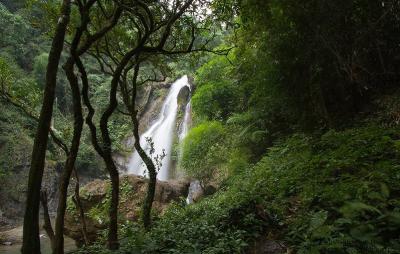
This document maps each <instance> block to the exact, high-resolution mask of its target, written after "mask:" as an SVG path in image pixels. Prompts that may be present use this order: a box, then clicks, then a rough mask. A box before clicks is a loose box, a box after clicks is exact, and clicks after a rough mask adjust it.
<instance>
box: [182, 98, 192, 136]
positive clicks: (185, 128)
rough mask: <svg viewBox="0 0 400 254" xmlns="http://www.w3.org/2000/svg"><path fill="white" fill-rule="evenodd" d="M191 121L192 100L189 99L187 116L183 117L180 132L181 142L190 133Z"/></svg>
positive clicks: (186, 110) (186, 109)
mask: <svg viewBox="0 0 400 254" xmlns="http://www.w3.org/2000/svg"><path fill="white" fill-rule="evenodd" d="M191 121H192V104H191V101H189V102H188V103H187V104H186V108H185V116H184V117H183V123H182V128H181V131H180V133H179V142H181V141H182V140H183V139H184V138H185V137H186V135H187V134H188V132H189V128H190V124H191Z"/></svg>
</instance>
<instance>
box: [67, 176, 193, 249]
mask: <svg viewBox="0 0 400 254" xmlns="http://www.w3.org/2000/svg"><path fill="white" fill-rule="evenodd" d="M120 188H121V189H120V204H119V212H120V215H121V220H130V221H137V220H138V219H139V216H140V211H141V207H142V203H143V199H144V197H145V195H146V190H147V179H146V178H143V177H140V176H134V175H129V176H123V177H121V187H120ZM188 188H189V182H187V181H168V182H163V181H158V182H157V188H156V194H155V199H154V203H153V211H155V213H156V214H162V213H163V211H164V210H165V209H166V208H167V207H168V205H169V204H170V203H171V202H172V201H179V200H180V199H181V198H186V196H187V194H188ZM109 191H110V183H109V181H107V180H95V181H93V182H90V183H88V184H87V185H85V186H84V187H83V188H82V189H81V202H82V206H83V209H84V210H85V212H86V220H87V228H88V237H89V239H90V241H94V240H95V239H96V238H97V236H98V233H99V231H100V230H102V229H105V228H107V211H108V210H107V208H108V200H109V199H108V197H109ZM65 234H66V235H67V236H69V237H71V238H72V239H74V240H75V241H76V242H77V244H78V245H79V244H82V243H83V235H82V232H81V225H80V222H79V217H78V215H77V212H76V209H75V208H74V207H73V206H72V207H71V206H69V208H68V212H67V215H66V218H65Z"/></svg>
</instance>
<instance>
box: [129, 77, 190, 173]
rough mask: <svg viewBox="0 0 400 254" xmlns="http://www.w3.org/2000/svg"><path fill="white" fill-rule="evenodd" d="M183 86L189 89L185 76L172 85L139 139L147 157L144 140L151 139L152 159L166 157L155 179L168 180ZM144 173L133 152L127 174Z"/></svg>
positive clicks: (144, 167) (144, 169) (140, 160)
mask: <svg viewBox="0 0 400 254" xmlns="http://www.w3.org/2000/svg"><path fill="white" fill-rule="evenodd" d="M185 86H188V87H190V85H189V83H188V77H187V76H186V75H185V76H183V77H182V78H180V79H178V80H177V81H175V83H173V84H172V86H171V88H170V90H169V93H168V96H167V98H166V99H165V101H164V104H163V106H162V108H161V112H160V115H159V118H158V120H157V121H156V122H155V123H154V124H153V125H152V126H150V128H149V129H148V130H147V131H146V132H145V133H144V134H143V135H142V136H141V137H140V144H141V146H142V148H143V149H144V150H145V151H146V153H147V154H148V155H149V149H150V146H149V144H148V142H146V138H151V139H152V141H153V142H154V154H153V157H154V156H155V155H161V154H163V151H164V152H165V154H166V156H165V157H164V159H163V160H162V166H161V168H160V171H159V172H158V175H157V178H158V179H159V180H168V178H169V169H170V164H171V150H172V141H173V140H172V139H173V136H174V130H175V123H176V115H177V112H178V94H179V91H180V90H181V89H182V88H183V87H185ZM185 117H186V113H185ZM183 128H187V126H186V127H184V126H183ZM183 128H182V129H183ZM185 132H186V133H187V130H185ZM185 135H186V134H185ZM179 136H181V135H179ZM146 171H147V169H146V166H145V165H144V163H143V161H142V159H141V158H140V156H139V154H138V153H137V152H136V151H135V152H134V153H133V155H132V157H131V158H130V160H129V163H128V173H129V174H135V175H142V176H146V175H147V172H146Z"/></svg>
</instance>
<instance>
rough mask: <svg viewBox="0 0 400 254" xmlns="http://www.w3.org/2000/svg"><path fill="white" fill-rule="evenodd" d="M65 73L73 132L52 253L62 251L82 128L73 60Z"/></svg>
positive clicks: (66, 65)
mask: <svg viewBox="0 0 400 254" xmlns="http://www.w3.org/2000/svg"><path fill="white" fill-rule="evenodd" d="M64 69H65V73H66V74H67V78H68V81H69V84H70V86H71V91H72V99H73V109H74V134H73V137H72V142H71V149H70V151H69V154H68V158H67V161H66V162H65V166H64V171H63V174H62V176H61V181H60V189H59V197H58V206H57V218H56V226H55V231H56V235H55V249H54V250H53V253H55V254H63V253H64V216H65V211H66V209H67V195H68V185H69V181H70V178H71V174H72V171H73V170H74V168H75V161H76V157H77V155H78V150H79V145H80V140H81V134H82V128H83V116H82V104H81V94H80V90H79V83H78V78H77V76H76V75H75V73H74V60H73V58H72V57H71V58H69V59H68V61H67V63H66V64H65V66H64Z"/></svg>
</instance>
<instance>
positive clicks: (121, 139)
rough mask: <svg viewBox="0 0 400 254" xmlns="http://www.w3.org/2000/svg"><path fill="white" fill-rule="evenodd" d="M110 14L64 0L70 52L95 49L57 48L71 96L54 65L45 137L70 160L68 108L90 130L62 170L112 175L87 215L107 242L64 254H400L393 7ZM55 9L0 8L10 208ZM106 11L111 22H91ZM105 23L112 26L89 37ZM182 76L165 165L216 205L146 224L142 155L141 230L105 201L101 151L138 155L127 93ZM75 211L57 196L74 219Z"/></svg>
mask: <svg viewBox="0 0 400 254" xmlns="http://www.w3.org/2000/svg"><path fill="white" fill-rule="evenodd" d="M122 2H123V3H124V4H121V3H122ZM122 2H121V1H93V2H91V1H79V0H78V1H74V4H73V7H72V14H71V23H70V24H69V26H68V31H67V39H66V40H67V41H68V42H71V38H73V36H74V35H75V32H76V29H77V27H78V26H79V25H80V24H83V23H84V22H83V20H87V22H88V24H87V26H86V27H83V28H82V31H83V33H82V34H83V36H81V37H80V38H79V41H80V42H79V43H78V44H79V45H77V48H78V49H79V46H81V45H82V44H84V43H85V42H87V41H90V39H93V38H96V39H98V41H96V42H93V44H91V45H89V46H88V47H87V48H86V49H85V51H82V52H83V53H82V55H79V56H78V58H79V60H80V61H82V62H81V63H79V62H78V61H77V59H76V56H73V52H68V51H66V50H65V51H64V52H63V54H62V57H61V62H60V66H61V65H63V64H65V62H66V59H67V58H68V57H69V59H72V60H71V61H73V63H72V64H71V65H69V67H70V69H69V74H70V75H72V76H74V77H72V80H74V78H75V79H76V80H78V81H76V84H75V85H76V86H75V88H77V89H75V94H73V93H72V92H71V89H70V86H69V85H71V76H69V78H70V79H67V77H66V75H65V72H64V71H63V70H62V69H61V68H59V73H58V79H57V84H56V91H55V97H56V102H55V103H54V106H53V107H54V113H53V115H52V129H51V130H52V131H53V134H56V136H57V137H59V138H60V139H61V140H63V141H64V142H65V143H66V145H67V147H70V145H71V142H70V140H72V138H73V137H74V133H75V131H76V129H77V127H76V126H77V125H74V124H72V122H73V121H74V120H75V121H76V120H77V118H79V117H76V115H77V114H74V108H73V106H76V105H77V103H76V101H74V99H77V98H78V97H80V96H81V97H82V98H78V100H77V101H78V102H80V101H82V99H83V101H84V103H83V105H78V106H79V107H80V108H79V107H78V112H81V113H82V114H83V116H84V117H87V116H89V117H88V118H86V120H87V121H86V124H88V125H89V126H90V127H91V128H88V126H87V125H84V127H83V131H82V138H80V136H79V138H80V140H79V138H78V141H77V143H78V144H79V145H78V146H75V148H76V151H77V152H78V150H79V152H78V154H77V155H78V156H77V160H76V162H75V163H73V165H74V166H75V167H76V168H77V170H78V172H79V173H80V174H88V175H91V176H99V177H103V176H104V172H103V171H102V169H103V168H104V167H105V166H106V167H107V169H108V170H109V169H112V170H114V171H113V172H114V174H112V170H111V171H110V170H109V171H110V177H111V178H112V181H111V182H112V183H113V185H112V186H110V190H109V191H107V195H105V196H106V197H105V198H104V200H102V203H100V204H98V206H95V207H94V208H93V209H91V210H90V211H85V212H86V215H87V216H88V217H89V218H91V219H95V220H98V219H101V220H102V221H105V222H110V224H111V222H113V223H114V227H112V230H110V231H113V230H114V232H111V233H110V232H106V231H105V232H104V237H101V238H100V239H99V240H98V242H96V243H94V244H93V245H90V246H85V247H84V248H81V249H78V250H77V252H76V253H171V254H172V253H176V254H178V253H206V254H216V253H253V252H254V251H255V250H254V249H253V248H254V244H255V243H260V242H263V241H265V240H266V239H268V241H271V242H274V243H277V242H279V243H280V244H281V245H282V248H283V249H285V251H286V252H287V253H299V254H303V253H304V254H318V253H321V254H322V253H324V254H325V253H326V254H330V253H332V254H333V253H335V254H336V253H339V254H341V253H343V254H345V253H349V254H356V253H360V254H368V253H371V254H372V253H374V254H375V253H400V238H399V235H400V201H399V200H400V127H399V126H400V99H399V97H400V90H399V82H398V81H399V80H400V71H399V70H400V47H399V45H400V3H399V1H397V0H382V1H375V0H364V1H361V0H337V1H329V0H305V1H298V0H279V1H278V0H268V1H261V0H210V1H209V3H208V1H196V0H195V1H193V2H187V1H176V6H175V5H173V4H172V5H171V4H170V1H126V2H125V1H122ZM91 3H92V4H91ZM183 3H188V5H187V6H186V7H184V6H185V5H184V4H183ZM59 4H60V1H47V2H46V1H44V2H43V1H36V0H35V1H2V4H0V27H1V28H2V36H1V38H0V49H1V50H0V85H1V87H0V88H1V94H0V106H1V108H2V113H1V114H0V186H1V187H0V188H3V189H0V191H1V192H2V193H7V195H9V196H13V195H14V194H9V193H8V192H7V191H6V190H4V189H5V188H7V186H3V185H2V184H1V183H2V182H6V181H5V179H8V178H10V179H13V178H11V176H14V175H17V173H18V171H21V167H22V168H25V167H26V166H27V164H28V163H29V160H30V158H29V157H30V152H31V147H32V145H33V140H34V133H35V129H36V125H37V118H38V117H39V112H40V105H41V103H42V101H43V98H42V97H43V90H44V89H45V85H46V67H47V63H48V56H49V50H50V44H51V39H52V37H53V36H54V27H55V25H56V24H57V19H58V13H59V12H58V8H59ZM129 4H133V5H134V6H133V7H132V6H130V5H129ZM135 4H138V5H137V6H136V5H135ZM208 4H209V5H208ZM83 6H85V8H87V10H86V9H85V8H83ZM174 6H175V7H176V8H177V9H175V10H173V11H172V10H170V9H169V8H174ZM188 6H190V7H188ZM178 7H179V8H182V13H180V12H177V10H178V9H179V8H178ZM82 8H83V9H82ZM82 10H84V11H82ZM86 11H87V12H86ZM119 11H120V12H119ZM179 13H180V14H179ZM177 14H179V15H178V16H176V17H175V16H174V15H177ZM84 15H87V16H84ZM113 15H116V17H117V18H116V20H115V24H114V23H112V22H105V20H102V19H103V18H104V19H105V17H113ZM169 15H172V16H171V17H169ZM101 17H103V18H101ZM166 17H168V18H167V19H166ZM164 19H166V20H164ZM39 20H43V21H44V22H40V23H39V22H38V21H39ZM103 22H104V23H106V24H108V23H111V24H114V25H113V26H112V27H110V29H109V30H107V29H106V30H104V31H105V33H104V34H102V35H101V36H99V37H98V38H97V37H91V35H90V34H94V33H95V32H96V31H97V30H99V28H100V27H102V26H103V25H104V24H103ZM41 23H44V24H41ZM77 34H78V35H79V33H77ZM143 35H144V36H143ZM66 47H68V48H72V46H71V43H68V44H67V46H66ZM84 53H85V54H84ZM188 53H191V54H190V55H188ZM81 65H82V66H83V67H82V66H81ZM77 67H79V68H77ZM183 74H188V75H189V76H191V77H193V78H194V82H193V83H194V84H193V87H192V88H193V90H192V91H191V95H192V97H191V103H192V109H193V112H192V113H193V114H192V116H193V119H192V123H193V124H192V125H193V126H191V127H192V128H191V130H190V132H189V133H188V135H187V136H186V138H185V139H184V140H183V142H182V143H181V144H178V137H177V136H175V137H173V138H174V139H175V141H174V144H175V145H174V146H175V147H174V148H173V161H174V164H177V165H178V168H179V169H180V170H182V171H183V173H184V174H185V175H186V176H188V178H190V179H192V180H194V179H195V180H199V181H200V185H201V187H202V189H203V191H204V192H206V191H205V189H206V188H207V187H213V188H215V189H217V192H216V193H215V194H213V195H210V196H202V197H200V198H199V199H197V200H196V202H195V203H193V204H189V205H188V204H186V203H185V202H184V201H183V200H182V202H177V203H174V204H173V205H171V206H170V207H169V208H168V209H167V210H166V212H165V214H162V215H160V214H152V216H150V214H151V213H150V212H151V207H152V202H153V199H154V192H155V185H156V174H157V172H156V167H155V163H154V161H152V158H150V157H149V158H147V160H145V161H146V166H147V167H148V169H149V170H148V172H149V173H150V176H151V181H150V182H151V184H149V186H150V187H149V188H148V195H147V197H148V198H146V202H145V203H146V205H145V207H146V209H143V210H146V212H143V214H144V217H145V219H142V220H140V219H139V220H138V221H135V222H132V221H127V222H124V220H123V218H118V216H117V213H118V211H117V210H118V209H117V204H118V199H119V200H121V202H123V201H124V200H126V199H127V198H128V197H131V196H132V194H133V193H132V192H133V191H132V189H131V188H129V185H127V184H126V183H123V182H122V183H121V184H122V185H121V186H120V187H119V188H118V184H119V181H118V179H119V178H118V171H117V168H116V165H115V161H114V160H113V158H112V153H113V152H118V153H119V154H124V152H126V147H125V143H126V140H127V137H129V136H131V135H132V132H133V133H134V137H135V140H136V141H137V142H135V148H136V149H137V150H138V151H139V154H140V156H141V157H142V158H145V157H146V153H145V152H144V151H142V153H140V149H141V144H140V142H138V141H139V128H138V125H140V124H141V123H140V119H138V111H137V110H138V109H140V110H141V108H138V107H139V106H138V105H136V104H135V103H136V100H135V99H136V96H137V93H136V91H137V89H139V88H143V86H146V85H148V83H147V82H148V81H149V80H152V81H163V82H165V80H167V82H169V80H172V79H174V78H177V77H179V76H180V75H183ZM86 78H87V80H88V82H87V83H88V84H85V81H86V80H85V79H86ZM73 85H74V84H72V86H73ZM164 92H166V90H165V91H164V90H154V93H153V94H152V96H151V97H152V98H153V99H157V98H160V97H162V96H163V95H164V94H163V93H164ZM80 93H82V94H80ZM77 94H78V95H77ZM138 95H140V93H138ZM73 102H75V104H74V103H73ZM91 104H92V105H91ZM179 104H181V101H179ZM91 107H93V109H94V111H93V112H91ZM50 108H51V107H50ZM140 110H139V111H140ZM75 113H76V112H75ZM141 113H142V112H141ZM141 113H140V114H141ZM91 114H93V115H91ZM178 114H179V115H178V119H179V120H180V121H181V119H182V118H183V112H182V111H179V113H178ZM91 117H92V118H91ZM78 120H80V119H78ZM96 128H97V134H96ZM93 130H94V131H93ZM79 135H80V134H79ZM75 138H76V136H75ZM153 141H154V140H153ZM96 142H97V143H96ZM43 147H44V148H43V150H44V149H45V146H43ZM47 150H48V153H47V154H46V161H47V162H53V161H54V162H58V163H59V162H64V161H65V160H66V156H65V154H64V153H63V152H62V151H61V149H60V148H59V147H58V146H57V145H56V144H55V143H54V142H51V143H49V144H48V146H47ZM128 150H129V149H128ZM96 151H97V153H96ZM99 151H100V152H99ZM102 159H104V162H105V163H104V162H102ZM145 159H146V158H145ZM156 164H157V163H156ZM151 166H152V167H151ZM71 168H72V167H71ZM99 170H100V171H99ZM25 175H26V174H25ZM177 175H181V174H177ZM113 190H114V192H113ZM116 190H120V194H118V193H116ZM206 194H207V193H206ZM82 195H85V193H82ZM0 196H1V195H0ZM111 199H113V200H111ZM0 201H1V200H0ZM110 207H113V208H111V210H112V209H114V210H113V211H114V214H113V216H114V217H113V218H114V220H112V219H109V218H107V216H109V214H111V213H109V210H110V209H109V208H110ZM75 208H76V207H75V204H73V203H72V200H69V201H68V211H69V212H70V213H74V215H76V216H79V214H78V212H77V210H78V209H76V210H75ZM110 218H111V215H110ZM115 218H118V219H119V223H120V225H119V228H118V230H119V236H120V237H119V238H120V240H121V241H120V243H121V247H120V249H119V250H115V251H114V252H111V251H109V250H105V248H104V243H105V242H106V238H105V235H107V233H109V234H110V235H113V237H114V238H113V239H111V238H109V239H108V241H109V242H108V244H113V247H112V248H114V249H117V248H118V239H117V238H118V237H117V232H118V231H117V226H116V223H117V219H115ZM61 221H62V220H61ZM143 223H144V224H145V225H144V226H143V225H142V224H143ZM144 227H146V229H144ZM110 228H111V227H110ZM252 251H253V252H252Z"/></svg>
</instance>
